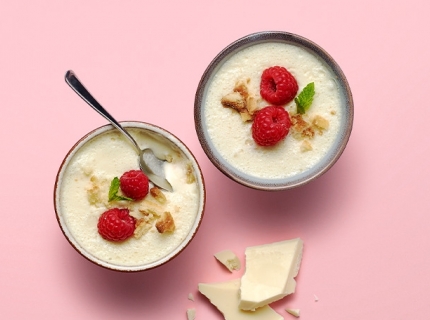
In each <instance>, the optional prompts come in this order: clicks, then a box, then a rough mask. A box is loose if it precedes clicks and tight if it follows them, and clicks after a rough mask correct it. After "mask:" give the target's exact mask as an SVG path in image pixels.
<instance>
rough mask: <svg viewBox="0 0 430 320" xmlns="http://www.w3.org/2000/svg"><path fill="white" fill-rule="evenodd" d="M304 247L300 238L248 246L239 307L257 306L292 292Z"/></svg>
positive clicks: (244, 308) (248, 308)
mask: <svg viewBox="0 0 430 320" xmlns="http://www.w3.org/2000/svg"><path fill="white" fill-rule="evenodd" d="M302 251H303V241H302V240H301V239H300V238H296V239H292V240H285V241H280V242H274V243H270V244H265V245H260V246H255V247H249V248H247V249H246V250H245V256H246V270H245V274H244V275H243V276H242V279H241V285H240V304H239V308H240V309H243V310H254V309H257V308H260V307H262V306H265V305H267V304H269V303H272V302H274V301H276V300H279V299H282V298H283V297H285V296H287V295H288V294H291V293H293V292H294V291H295V289H296V281H295V280H294V278H295V277H296V276H297V273H298V272H299V268H300V263H301V260H302Z"/></svg>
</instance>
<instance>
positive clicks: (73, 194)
mask: <svg viewBox="0 0 430 320" xmlns="http://www.w3.org/2000/svg"><path fill="white" fill-rule="evenodd" d="M121 125H122V126H123V127H124V128H126V129H127V130H130V129H134V130H137V131H136V136H135V138H136V137H138V136H139V135H143V136H145V137H150V139H152V140H151V141H155V142H151V143H161V144H163V145H167V146H169V149H171V150H172V152H173V154H174V157H181V159H185V160H186V161H187V164H188V165H190V167H191V168H192V172H194V177H195V181H194V182H192V183H193V184H194V183H195V184H196V188H195V190H196V191H195V192H194V191H193V190H194V189H192V188H190V187H192V186H191V185H187V186H186V187H184V188H182V190H184V191H183V192H182V193H180V191H179V193H177V194H176V195H174V196H173V197H172V198H171V199H187V200H190V199H194V200H195V203H194V204H193V206H192V207H191V208H195V216H194V215H190V216H189V217H188V218H187V219H186V222H181V225H180V227H179V228H178V227H177V228H176V230H175V231H174V232H173V233H172V234H170V235H169V234H166V235H165V236H164V235H160V234H158V233H157V230H156V229H155V226H153V227H152V229H151V230H150V231H149V233H148V234H150V233H151V235H150V236H149V238H148V237H146V235H145V236H143V237H146V238H140V239H128V240H126V241H125V242H124V243H109V241H107V240H104V239H102V238H101V236H100V235H99V234H98V232H97V221H98V217H99V216H100V214H101V213H102V212H104V211H106V210H107V208H105V207H104V205H105V204H104V203H105V202H103V203H102V205H94V204H93V205H90V204H89V203H88V200H87V198H88V199H89V198H90V196H88V194H87V193H86V192H87V188H88V181H87V180H89V181H92V180H91V179H89V175H92V174H93V173H92V172H93V171H92V170H94V171H97V172H99V173H100V172H102V174H103V175H106V174H108V171H107V169H106V168H111V166H110V165H105V166H102V164H103V163H114V168H116V167H118V166H121V165H123V164H124V163H133V161H134V153H135V151H134V149H133V147H132V146H131V145H130V150H129V151H130V152H131V153H130V154H129V155H128V156H127V158H126V160H125V161H124V160H122V159H123V158H120V157H117V156H116V155H115V153H116V154H118V153H122V151H124V149H123V148H122V146H124V145H127V144H129V142H128V141H127V139H125V138H124V136H123V135H121V134H120V133H119V132H118V130H116V129H114V128H113V126H112V125H105V126H103V127H100V128H98V129H95V130H93V131H91V132H90V133H88V134H87V135H85V136H84V137H83V138H82V139H80V140H79V141H78V142H77V143H76V144H75V145H74V146H73V147H72V148H71V150H70V151H69V153H68V154H67V155H66V157H65V159H64V160H63V162H62V164H61V166H60V169H59V171H58V174H57V178H56V181H55V188H54V207H55V212H56V216H57V220H58V223H59V225H60V228H61V230H62V232H63V234H64V236H65V237H66V239H67V240H68V241H69V243H70V244H71V245H72V247H73V248H75V249H76V251H78V252H79V253H80V254H81V255H82V256H83V257H85V258H86V259H88V260H89V261H91V262H93V263H95V264H97V265H99V266H101V267H104V268H108V269H111V270H115V271H125V272H133V271H143V270H148V269H152V268H155V267H158V266H161V265H163V264H165V263H167V262H169V261H171V260H172V259H173V258H174V257H176V256H177V255H178V254H179V253H180V252H182V250H184V249H185V248H186V247H187V245H188V244H189V243H190V241H191V240H192V239H193V238H194V236H195V234H196V232H197V230H198V228H199V226H200V223H201V219H202V217H203V213H204V208H205V202H206V191H205V185H204V180H203V175H202V172H201V170H200V167H199V165H198V163H197V161H196V159H195V158H194V156H193V154H192V153H191V151H190V150H189V149H188V148H187V147H186V146H185V145H184V144H183V142H181V141H180V140H179V139H178V138H177V137H176V136H174V135H173V134H171V133H169V132H167V131H166V130H164V129H162V128H160V127H157V126H155V125H152V124H148V123H144V122H136V121H129V122H122V123H121ZM112 134H115V135H117V136H112ZM100 137H109V140H107V139H106V140H103V141H105V142H106V144H100V143H99V144H98V145H97V147H94V146H93V145H92V144H90V143H91V142H92V141H94V139H99V138H100ZM141 139H143V138H141ZM99 141H100V140H99ZM138 141H139V139H138ZM142 141H146V140H142ZM100 145H102V146H103V148H104V146H106V145H107V146H108V147H109V148H112V150H113V151H109V152H111V154H112V156H110V157H103V158H102V159H99V158H97V157H95V156H94V155H95V154H97V153H96V152H97V151H96V150H100ZM141 146H144V145H141ZM145 146H146V145H145ZM150 146H151V147H153V146H154V144H152V145H150ZM109 148H108V149H109ZM126 149H127V148H126ZM82 150H84V151H82ZM117 150H120V151H117ZM154 150H156V149H154ZM127 152H128V149H127ZM82 155H84V156H82ZM135 156H136V161H135V164H136V167H138V162H137V154H136V155H135ZM95 158H97V159H95ZM74 159H77V160H74ZM88 163H89V165H88ZM127 165H128V164H127ZM69 168H70V170H69ZM99 168H100V169H99ZM131 169H133V168H130V169H127V170H131ZM188 170H190V169H188V167H187V168H186V169H184V170H183V172H187V171H188ZM175 172H176V171H175ZM181 172H182V171H181ZM97 179H98V178H97ZM71 180H74V181H83V183H84V184H81V185H79V184H71V183H70V182H69V181H71ZM175 181H176V184H177V186H178V185H181V186H182V182H178V181H179V179H174V180H170V182H175ZM180 181H184V180H180ZM96 182H97V183H98V180H96ZM108 183H109V182H108ZM183 183H184V184H185V182H183ZM71 185H72V186H73V187H70V186H71ZM100 185H101V184H100ZM80 186H82V187H80ZM96 186H97V187H98V186H99V185H97V184H96ZM173 187H174V189H176V190H178V189H179V188H177V187H175V186H173ZM84 189H85V190H84ZM167 192H168V191H166V192H165V193H167ZM174 192H175V191H174ZM190 192H192V193H195V194H196V195H197V196H196V197H195V198H192V197H190ZM66 193H67V194H66ZM105 196H106V201H107V192H103V193H102V195H101V196H100V198H99V199H104V198H105ZM148 197H150V196H148ZM65 199H66V200H65ZM100 201H101V200H100ZM103 201H105V200H103ZM152 201H153V202H154V201H155V200H154V199H152ZM168 201H169V200H168ZM172 201H178V200H172ZM155 202H156V201H155ZM82 203H85V205H81V204H82ZM172 203H173V202H172ZM70 204H72V205H70ZM135 204H136V203H135ZM181 205H182V204H181V203H176V204H175V206H178V208H180V206H181ZM109 206H110V207H116V206H119V207H125V206H129V204H128V203H125V202H123V203H122V204H121V203H114V204H111V205H109ZM184 206H186V205H184ZM82 208H83V209H84V210H81V209H82ZM161 209H163V207H161ZM161 209H160V210H161ZM175 210H176V209H175ZM178 210H179V211H178V212H183V211H180V210H181V209H178ZM193 210H194V209H193ZM193 212H194V211H193ZM137 218H139V217H137ZM84 230H85V231H84ZM177 232H179V233H177ZM175 233H176V236H175ZM172 236H175V237H176V239H175V240H174V241H171V242H170V240H169V237H172ZM163 237H164V238H163ZM152 239H156V241H157V242H156V243H157V244H159V243H160V244H161V245H163V244H166V246H168V249H167V250H166V251H165V252H164V254H163V255H159V256H157V257H156V259H154V260H148V261H144V262H138V263H136V262H134V261H136V260H134V261H132V260H133V259H134V258H130V256H135V255H138V256H144V255H149V253H148V250H152V252H158V251H160V252H162V249H163V248H162V247H159V246H156V245H153V243H154V242H152V241H153V240H152ZM133 241H134V242H133ZM122 246H123V247H122ZM124 246H125V247H124ZM89 247H91V249H89ZM106 248H107V250H110V251H106ZM149 248H152V249H149ZM157 250H158V251H157ZM101 251H103V252H105V251H106V252H108V254H107V255H106V254H105V253H101ZM137 258H138V259H139V258H140V257H137ZM145 259H146V258H145ZM129 261H130V262H129Z"/></svg>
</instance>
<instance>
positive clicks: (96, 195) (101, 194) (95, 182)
mask: <svg viewBox="0 0 430 320" xmlns="http://www.w3.org/2000/svg"><path fill="white" fill-rule="evenodd" d="M108 190H109V189H108V187H107V180H100V179H98V178H97V177H96V176H91V177H90V185H89V186H88V187H87V189H86V191H87V198H88V202H89V203H90V204H91V205H94V206H96V207H100V206H101V205H107V203H108V199H107V196H106V195H107V194H108Z"/></svg>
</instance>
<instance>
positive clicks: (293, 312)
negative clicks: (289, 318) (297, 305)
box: [285, 309, 300, 318]
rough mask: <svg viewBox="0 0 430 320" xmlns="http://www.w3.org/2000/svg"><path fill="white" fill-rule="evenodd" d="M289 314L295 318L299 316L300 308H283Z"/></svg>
mask: <svg viewBox="0 0 430 320" xmlns="http://www.w3.org/2000/svg"><path fill="white" fill-rule="evenodd" d="M285 311H287V312H288V313H289V314H292V315H293V316H295V317H296V318H298V317H300V309H285Z"/></svg>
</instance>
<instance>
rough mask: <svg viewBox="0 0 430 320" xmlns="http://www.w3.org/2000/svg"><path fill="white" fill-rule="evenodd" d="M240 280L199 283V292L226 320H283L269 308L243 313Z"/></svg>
mask: <svg viewBox="0 0 430 320" xmlns="http://www.w3.org/2000/svg"><path fill="white" fill-rule="evenodd" d="M239 287H240V279H234V280H230V281H227V282H218V283H199V291H200V292H201V293H202V294H203V295H205V296H206V298H208V299H209V300H210V302H211V303H212V304H213V305H214V306H215V307H216V308H217V309H218V310H219V311H220V312H221V313H222V314H223V315H224V318H225V319H226V320H247V319H253V320H283V319H284V318H283V317H282V316H281V315H280V314H278V313H277V312H276V311H274V310H273V309H272V308H270V307H269V306H265V307H262V308H259V309H258V310H255V311H244V310H241V309H239V308H238V305H239Z"/></svg>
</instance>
